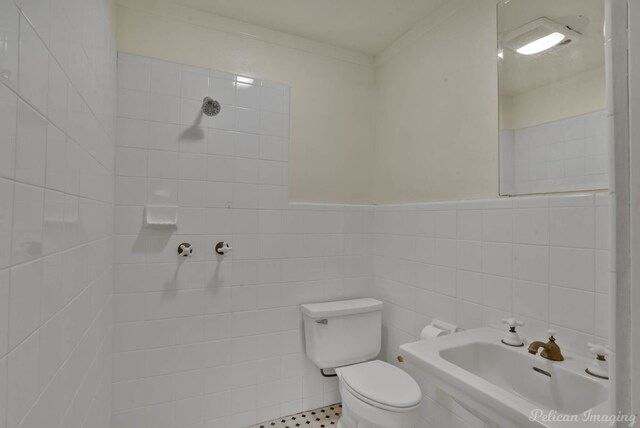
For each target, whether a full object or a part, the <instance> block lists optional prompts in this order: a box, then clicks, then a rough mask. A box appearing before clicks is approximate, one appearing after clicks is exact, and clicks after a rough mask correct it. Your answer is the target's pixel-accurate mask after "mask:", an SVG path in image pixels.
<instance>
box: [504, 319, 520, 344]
mask: <svg viewBox="0 0 640 428" xmlns="http://www.w3.org/2000/svg"><path fill="white" fill-rule="evenodd" d="M502 323H503V324H506V325H508V326H509V331H508V332H507V335H506V336H505V337H504V338H503V339H502V343H504V344H505V345H509V346H524V341H523V340H522V338H521V337H520V335H519V334H518V332H516V327H523V326H524V323H523V322H522V321H519V320H517V319H515V318H503V319H502Z"/></svg>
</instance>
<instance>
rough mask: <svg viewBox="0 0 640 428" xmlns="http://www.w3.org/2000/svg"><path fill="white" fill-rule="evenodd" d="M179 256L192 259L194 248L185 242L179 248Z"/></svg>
mask: <svg viewBox="0 0 640 428" xmlns="http://www.w3.org/2000/svg"><path fill="white" fill-rule="evenodd" d="M178 254H179V255H181V256H182V257H191V255H192V254H193V247H192V246H191V244H189V243H188V242H183V243H182V244H180V245H179V246H178Z"/></svg>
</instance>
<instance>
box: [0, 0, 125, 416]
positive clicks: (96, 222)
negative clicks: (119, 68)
mask: <svg viewBox="0 0 640 428" xmlns="http://www.w3.org/2000/svg"><path fill="white" fill-rule="evenodd" d="M0 40H1V42H0V201H2V203H1V204H0V427H1V428H17V427H20V428H28V427H29V428H30V427H38V428H40V427H52V428H53V427H65V428H66V427H78V428H80V427H84V428H108V427H109V426H110V407H111V403H110V395H111V393H110V390H111V354H112V352H111V337H112V334H111V333H112V318H113V311H112V309H113V305H112V294H113V269H112V268H113V263H112V260H113V257H112V254H113V217H114V216H113V196H114V186H113V181H114V152H115V144H114V140H115V93H116V84H115V83H116V69H115V66H116V57H115V46H114V40H113V36H112V34H111V28H110V24H109V21H108V17H107V13H106V10H105V6H104V5H103V2H102V1H101V0H82V1H79V0H65V1H55V2H54V1H35V0H21V1H15V2H14V1H13V0H0Z"/></svg>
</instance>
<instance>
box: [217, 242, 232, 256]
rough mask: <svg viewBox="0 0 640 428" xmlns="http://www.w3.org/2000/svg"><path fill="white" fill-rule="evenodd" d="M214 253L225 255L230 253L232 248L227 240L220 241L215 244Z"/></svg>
mask: <svg viewBox="0 0 640 428" xmlns="http://www.w3.org/2000/svg"><path fill="white" fill-rule="evenodd" d="M215 249H216V253H218V254H220V255H221V256H224V255H226V254H227V253H230V252H231V251H232V250H233V248H231V245H229V243H228V242H226V241H220V242H218V243H217V244H216V248H215Z"/></svg>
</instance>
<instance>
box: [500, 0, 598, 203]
mask: <svg viewBox="0 0 640 428" xmlns="http://www.w3.org/2000/svg"><path fill="white" fill-rule="evenodd" d="M603 31H604V0H562V1H558V0H535V1H531V0H504V1H502V2H500V3H499V4H498V76H499V85H498V87H499V100H500V193H501V194H502V195H517V194H526V193H551V192H567V191H579V190H592V189H606V188H607V186H608V177H607V170H608V165H609V164H608V162H609V161H608V143H607V135H608V134H607V114H606V90H605V69H604V63H605V62H604V34H603Z"/></svg>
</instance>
